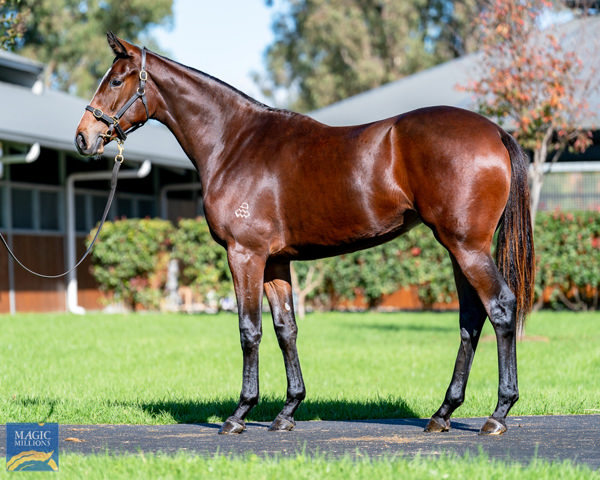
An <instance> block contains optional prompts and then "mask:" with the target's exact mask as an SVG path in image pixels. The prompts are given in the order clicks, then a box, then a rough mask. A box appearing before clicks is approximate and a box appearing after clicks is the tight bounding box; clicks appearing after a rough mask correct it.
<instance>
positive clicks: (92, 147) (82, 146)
mask: <svg viewBox="0 0 600 480" xmlns="http://www.w3.org/2000/svg"><path fill="white" fill-rule="evenodd" d="M75 147H77V151H78V152H79V153H80V154H81V155H85V156H86V157H92V156H94V155H99V154H101V153H102V152H103V151H104V138H103V137H102V136H98V137H96V141H95V142H93V143H91V144H90V143H89V142H88V140H87V139H86V137H85V135H84V133H83V132H79V133H78V134H77V135H75Z"/></svg>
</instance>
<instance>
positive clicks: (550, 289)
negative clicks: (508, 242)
mask: <svg viewBox="0 0 600 480" xmlns="http://www.w3.org/2000/svg"><path fill="white" fill-rule="evenodd" d="M537 216H538V220H537V225H536V231H535V233H536V236H535V245H536V255H537V280H536V296H537V298H538V303H539V304H540V305H545V306H548V307H551V308H553V309H559V308H569V309H572V310H585V309H594V310H595V309H597V308H598V289H599V288H600V213H599V212H560V211H557V212H553V213H544V214H541V213H540V214H538V215H537Z"/></svg>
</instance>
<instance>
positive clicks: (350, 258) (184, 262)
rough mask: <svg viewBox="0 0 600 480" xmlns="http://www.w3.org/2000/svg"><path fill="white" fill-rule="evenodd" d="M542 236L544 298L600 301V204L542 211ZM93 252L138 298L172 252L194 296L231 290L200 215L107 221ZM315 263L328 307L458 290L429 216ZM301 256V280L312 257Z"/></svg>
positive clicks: (125, 293)
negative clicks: (378, 241) (407, 291)
mask: <svg viewBox="0 0 600 480" xmlns="http://www.w3.org/2000/svg"><path fill="white" fill-rule="evenodd" d="M92 233H94V232H92ZM535 244H536V253H537V270H538V274H537V281H536V297H537V299H536V305H537V306H538V307H542V306H543V307H549V308H553V309H564V308H569V309H575V310H581V309H597V308H598V290H599V287H600V212H573V213H570V212H554V213H545V212H540V213H538V215H537V225H536V230H535ZM92 255H93V262H94V267H93V273H94V276H95V278H96V280H97V281H98V283H99V285H100V288H101V289H103V290H104V291H107V292H110V293H112V295H113V296H114V298H115V299H117V300H122V301H124V302H126V303H128V304H130V305H132V306H136V305H139V306H142V307H144V308H157V307H158V305H159V304H160V297H161V295H163V292H164V286H165V282H166V273H165V272H166V265H167V263H168V259H169V258H175V259H177V260H178V261H179V263H180V278H179V282H180V285H183V286H188V287H190V288H191V289H192V291H193V292H194V295H195V296H196V297H198V298H205V297H206V296H207V295H213V296H214V295H217V296H218V297H227V296H232V295H233V290H232V285H231V275H230V273H229V269H228V266H227V256H226V253H225V250H224V249H223V248H222V247H220V246H219V245H217V244H216V242H214V240H212V238H211V237H210V233H209V230H208V226H207V225H206V222H205V221H204V219H202V218H198V219H195V220H191V219H184V220H180V221H179V222H178V225H177V226H174V225H172V224H171V223H169V222H167V221H164V220H149V219H144V220H118V221H115V222H107V223H106V224H105V227H104V230H103V231H102V233H101V235H100V241H99V242H98V244H97V246H96V247H95V249H94V251H93V254H92ZM311 263H312V264H313V265H314V266H315V267H316V268H317V269H318V270H319V271H322V273H323V275H322V278H323V280H322V282H321V284H320V286H318V287H317V288H316V289H314V290H313V291H312V292H311V293H310V294H308V296H307V301H308V302H309V303H312V304H313V305H314V306H317V307H320V308H331V307H333V306H335V305H336V304H338V302H339V300H340V299H341V298H346V299H349V298H353V297H355V296H357V295H360V296H361V297H362V298H364V299H365V300H366V302H367V304H368V305H369V306H371V307H376V306H377V305H378V303H379V302H380V301H381V299H382V297H383V296H384V295H386V294H389V293H392V292H394V291H396V290H398V289H400V288H403V287H414V288H416V291H417V292H418V296H419V299H420V301H421V302H422V303H423V304H424V305H425V306H426V307H427V306H431V305H433V304H434V303H438V304H439V303H440V302H441V303H448V302H450V301H452V299H454V298H455V287H454V276H453V273H452V264H451V262H450V258H449V256H448V254H447V252H446V251H445V249H444V248H443V247H442V246H441V245H439V244H438V243H437V241H436V240H435V239H434V238H433V235H432V234H431V232H430V231H429V230H428V229H427V228H426V227H424V226H420V227H417V228H415V229H414V230H412V231H410V232H409V233H408V234H406V235H404V236H402V237H399V238H398V239H396V240H394V241H392V242H388V243H386V244H384V245H381V246H379V247H376V248H372V249H369V250H362V251H360V252H355V253H352V254H348V255H342V256H340V257H334V258H328V259H323V260H317V261H314V262H311ZM294 266H295V269H296V273H297V274H298V278H299V282H300V283H301V284H302V282H303V281H304V279H305V277H306V274H307V271H308V268H309V263H308V262H295V264H294ZM313 278H314V276H313Z"/></svg>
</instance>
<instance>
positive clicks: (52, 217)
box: [39, 191, 61, 231]
mask: <svg viewBox="0 0 600 480" xmlns="http://www.w3.org/2000/svg"><path fill="white" fill-rule="evenodd" d="M39 198H40V228H41V229H42V230H53V231H58V230H61V228H60V218H59V215H58V209H59V206H60V201H59V195H58V192H45V191H41V192H40V194H39Z"/></svg>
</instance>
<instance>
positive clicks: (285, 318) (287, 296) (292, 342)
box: [265, 262, 306, 431]
mask: <svg viewBox="0 0 600 480" xmlns="http://www.w3.org/2000/svg"><path fill="white" fill-rule="evenodd" d="M265 292H266V294H267V298H268V299H269V305H270V306H271V313H272V315H273V326H274V327H275V333H276V334H277V340H278V342H279V347H280V348H281V353H282V354H283V361H284V364H285V373H286V377H287V398H286V401H285V405H284V406H283V410H281V412H280V413H279V415H277V418H275V420H274V421H273V423H272V424H271V426H270V428H269V430H271V431H289V430H292V429H293V428H294V427H295V426H296V422H295V421H294V412H295V411H296V409H297V408H298V406H299V405H300V402H302V400H304V397H305V396H306V389H305V388H304V380H303V379H302V371H301V370H300V360H299V358H298V350H297V349H296V337H297V334H298V328H297V326H296V320H295V318H294V305H293V299H292V284H291V279H290V264H289V262H286V263H282V264H269V265H267V268H266V270H265Z"/></svg>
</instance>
